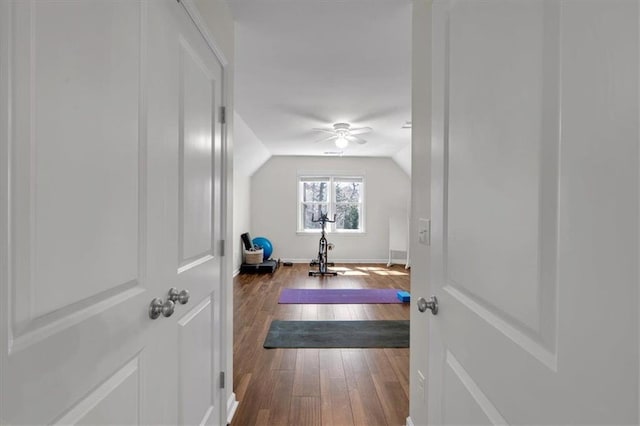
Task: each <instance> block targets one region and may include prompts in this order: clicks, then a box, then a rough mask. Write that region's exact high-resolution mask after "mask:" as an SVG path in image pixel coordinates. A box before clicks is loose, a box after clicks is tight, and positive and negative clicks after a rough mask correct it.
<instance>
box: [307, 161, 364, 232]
mask: <svg viewBox="0 0 640 426" xmlns="http://www.w3.org/2000/svg"><path fill="white" fill-rule="evenodd" d="M309 181H327V182H328V183H329V184H328V197H327V202H326V203H324V202H316V203H317V204H327V206H328V209H327V210H328V216H329V219H333V215H334V214H335V213H336V211H337V209H336V207H337V205H338V204H341V203H337V202H336V191H335V183H336V182H349V181H357V182H360V185H361V194H360V199H361V201H360V210H359V212H360V216H359V225H360V228H359V229H337V228H336V225H335V223H327V226H326V228H325V230H326V232H327V233H336V234H345V235H349V234H351V235H362V234H364V233H365V223H366V222H365V216H366V215H365V206H366V204H365V193H366V183H365V177H364V174H363V175H353V174H348V175H345V174H327V173H312V174H299V175H298V177H297V185H298V204H297V207H296V208H297V210H298V213H297V216H298V229H297V232H298V233H300V234H307V233H309V234H319V233H320V232H321V229H305V228H304V204H305V201H304V191H303V182H309ZM308 203H309V202H307V204H308Z"/></svg>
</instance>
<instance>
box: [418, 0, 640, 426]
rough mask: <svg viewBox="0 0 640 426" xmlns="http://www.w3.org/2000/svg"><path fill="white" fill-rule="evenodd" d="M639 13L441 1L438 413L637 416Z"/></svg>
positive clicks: (624, 419)
mask: <svg viewBox="0 0 640 426" xmlns="http://www.w3.org/2000/svg"><path fill="white" fill-rule="evenodd" d="M638 7H639V6H638V2H637V1H634V0H624V1H608V0H607V1H599V0H595V1H594V0H576V1H562V2H560V1H534V0H531V1H510V0H485V1H477V0H459V1H445V0H441V1H435V2H434V4H433V58H432V64H433V141H432V143H433V147H432V155H433V160H432V167H433V169H432V170H433V171H432V179H433V186H432V212H433V213H432V214H433V239H432V242H433V247H432V250H433V251H432V256H433V257H432V265H433V267H432V275H431V287H432V291H433V293H434V294H435V295H436V296H437V298H438V300H439V308H440V310H439V313H438V314H437V316H432V315H430V314H429V312H428V311H427V314H426V315H429V318H430V321H429V328H430V331H429V338H430V340H429V374H428V377H427V380H428V382H429V383H428V416H429V421H430V423H432V424H503V423H514V424H584V423H592V424H630V423H637V422H638V400H639V399H638V216H639V215H638V193H639V192H638V189H639V188H638V113H639V111H638V76H639V73H638V71H639V70H638V51H639V50H638V47H639V42H638V18H639V10H638Z"/></svg>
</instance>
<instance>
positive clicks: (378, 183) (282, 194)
mask: <svg viewBox="0 0 640 426" xmlns="http://www.w3.org/2000/svg"><path fill="white" fill-rule="evenodd" d="M300 171H303V172H316V171H317V172H320V171H324V172H325V173H326V172H327V171H334V172H348V173H353V174H363V175H364V176H365V204H366V212H365V231H366V232H365V234H364V235H338V234H335V233H334V234H330V236H329V237H328V240H329V242H331V243H334V244H335V249H334V250H333V251H332V252H331V253H329V260H330V261H337V262H339V261H363V262H374V261H375V262H385V263H386V260H387V258H388V253H389V252H388V244H389V236H388V228H389V215H390V214H391V213H392V212H395V211H397V210H398V209H405V211H406V209H407V206H408V200H409V190H410V180H409V177H408V176H407V174H406V173H405V172H404V171H403V170H402V169H400V167H398V165H397V164H396V163H395V162H394V161H393V160H392V159H390V158H373V157H367V158H359V157H284V156H274V157H271V158H270V159H269V161H267V163H265V165H264V166H262V168H261V169H260V170H258V171H257V172H256V173H255V174H254V175H253V178H252V180H251V231H250V232H251V236H252V237H254V238H255V237H258V236H264V237H267V238H269V240H270V241H271V242H272V244H273V246H274V253H273V257H274V258H281V259H282V260H292V261H304V262H308V261H310V260H311V259H313V258H315V257H316V256H317V253H318V239H319V235H318V234H310V235H308V234H305V235H298V233H297V203H298V192H297V176H298V172H300Z"/></svg>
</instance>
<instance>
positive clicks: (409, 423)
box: [407, 417, 414, 426]
mask: <svg viewBox="0 0 640 426" xmlns="http://www.w3.org/2000/svg"><path fill="white" fill-rule="evenodd" d="M407 426H414V424H413V421H412V420H411V417H407Z"/></svg>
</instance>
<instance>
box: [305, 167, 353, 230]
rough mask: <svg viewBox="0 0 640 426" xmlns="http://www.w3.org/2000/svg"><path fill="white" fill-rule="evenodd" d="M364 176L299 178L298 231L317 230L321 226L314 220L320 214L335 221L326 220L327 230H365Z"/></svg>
mask: <svg viewBox="0 0 640 426" xmlns="http://www.w3.org/2000/svg"><path fill="white" fill-rule="evenodd" d="M363 195H364V179H363V178H362V177H342V176H340V177H337V176H328V177H318V176H305V177H300V178H299V200H300V202H299V206H300V207H299V208H300V210H299V221H298V222H299V226H298V231H302V232H304V231H316V230H319V229H320V228H321V226H320V224H319V223H314V222H313V221H312V218H315V219H316V220H317V219H318V218H319V217H320V215H321V214H325V213H326V214H327V215H328V216H329V218H330V219H333V216H334V215H335V219H336V222H335V223H332V224H327V231H329V232H355V233H358V232H364V221H363V204H364V202H363V200H364V197H363Z"/></svg>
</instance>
